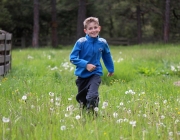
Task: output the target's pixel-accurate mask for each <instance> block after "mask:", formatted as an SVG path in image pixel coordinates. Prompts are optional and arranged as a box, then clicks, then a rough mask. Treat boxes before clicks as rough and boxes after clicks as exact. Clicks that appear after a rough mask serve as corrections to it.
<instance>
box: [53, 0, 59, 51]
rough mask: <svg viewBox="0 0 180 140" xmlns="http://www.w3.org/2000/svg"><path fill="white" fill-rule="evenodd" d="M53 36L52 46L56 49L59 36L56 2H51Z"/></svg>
mask: <svg viewBox="0 0 180 140" xmlns="http://www.w3.org/2000/svg"><path fill="white" fill-rule="evenodd" d="M51 7H52V10H51V17H52V23H51V30H52V31H51V35H52V46H53V47H54V48H56V47H57V46H58V36H57V26H58V24H57V10H56V0H51Z"/></svg>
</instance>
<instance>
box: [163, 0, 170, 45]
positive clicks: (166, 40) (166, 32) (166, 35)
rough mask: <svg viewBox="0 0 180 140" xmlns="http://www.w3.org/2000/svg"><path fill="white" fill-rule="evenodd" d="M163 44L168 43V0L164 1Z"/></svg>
mask: <svg viewBox="0 0 180 140" xmlns="http://www.w3.org/2000/svg"><path fill="white" fill-rule="evenodd" d="M164 13H165V14H164V42H165V43H167V42H168V41H169V19H170V0H166V3H165V12H164Z"/></svg>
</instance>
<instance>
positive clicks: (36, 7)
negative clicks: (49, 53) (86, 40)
mask: <svg viewBox="0 0 180 140" xmlns="http://www.w3.org/2000/svg"><path fill="white" fill-rule="evenodd" d="M0 3H1V4H0V11H1V12H0V29H1V30H5V31H7V32H10V33H12V34H13V44H14V45H13V47H14V48H15V47H17V46H18V47H19V46H21V47H35V48H38V47H42V46H43V47H44V46H52V47H54V48H58V47H60V46H61V45H63V46H64V45H70V44H74V43H75V41H76V39H78V38H79V37H82V36H84V35H85V34H84V32H83V21H84V19H85V18H87V17H89V16H95V17H98V18H99V20H100V25H101V26H102V31H101V34H100V36H102V37H103V38H107V39H111V38H126V39H128V40H129V43H130V44H141V43H149V42H151V43H152V42H153V43H154V42H164V43H169V42H170V43H171V42H173V43H177V42H178V40H179V38H180V0H161V1H160V0H49V1H47V0H16V1H15V0H13V1H8V0H0Z"/></svg>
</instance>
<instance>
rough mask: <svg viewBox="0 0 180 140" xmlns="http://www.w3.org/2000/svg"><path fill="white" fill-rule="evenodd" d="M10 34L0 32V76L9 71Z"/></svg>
mask: <svg viewBox="0 0 180 140" xmlns="http://www.w3.org/2000/svg"><path fill="white" fill-rule="evenodd" d="M11 48H12V34H10V33H8V32H6V31H3V30H0V76H2V75H3V76H4V75H5V74H6V73H7V72H8V71H9V70H10V69H11Z"/></svg>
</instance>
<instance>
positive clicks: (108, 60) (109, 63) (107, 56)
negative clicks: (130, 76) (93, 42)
mask: <svg viewBox="0 0 180 140" xmlns="http://www.w3.org/2000/svg"><path fill="white" fill-rule="evenodd" d="M102 59H103V62H104V65H105V67H106V68H107V70H108V75H107V76H112V75H113V74H114V63H113V59H112V57H111V52H110V50H109V46H108V44H107V43H105V50H104V52H103V53H102Z"/></svg>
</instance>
